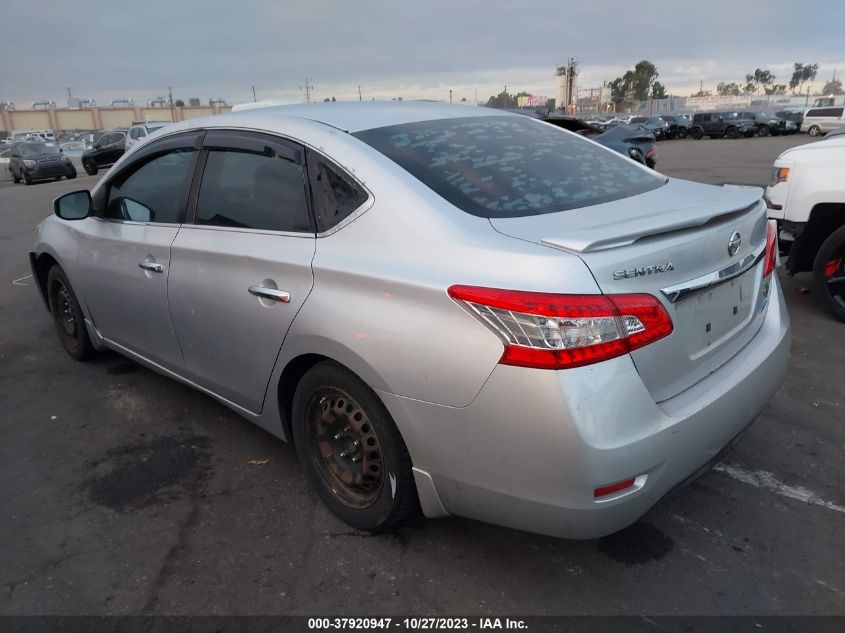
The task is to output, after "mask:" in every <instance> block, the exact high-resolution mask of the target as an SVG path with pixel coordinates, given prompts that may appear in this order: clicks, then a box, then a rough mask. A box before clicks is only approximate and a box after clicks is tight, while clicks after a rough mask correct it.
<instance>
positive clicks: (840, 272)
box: [813, 226, 845, 322]
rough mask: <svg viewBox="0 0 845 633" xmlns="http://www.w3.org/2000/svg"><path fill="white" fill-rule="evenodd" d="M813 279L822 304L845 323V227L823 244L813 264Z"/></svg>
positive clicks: (835, 232)
mask: <svg viewBox="0 0 845 633" xmlns="http://www.w3.org/2000/svg"><path fill="white" fill-rule="evenodd" d="M813 277H814V279H815V281H816V288H817V291H818V294H819V297H821V300H822V303H823V304H824V305H825V307H827V309H828V310H830V311H831V313H832V314H833V316H834V317H836V318H837V319H839V320H840V321H843V322H845V226H843V227H840V228H839V229H837V230H836V231H834V232H833V233H832V234H831V236H830V237H828V238H827V239H826V240H825V241H824V243H823V244H822V246H821V248H820V249H819V252H818V254H816V260H815V263H814V264H813Z"/></svg>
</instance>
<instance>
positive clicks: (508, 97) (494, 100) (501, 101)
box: [487, 90, 516, 108]
mask: <svg viewBox="0 0 845 633" xmlns="http://www.w3.org/2000/svg"><path fill="white" fill-rule="evenodd" d="M487 107H488V108H515V107H516V97H515V96H514V95H512V94H510V93H507V92H505V91H504V90H502V92H500V93H499V94H497V95H496V96H495V97H490V98H489V99H488V100H487Z"/></svg>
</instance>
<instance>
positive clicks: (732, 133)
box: [725, 127, 739, 139]
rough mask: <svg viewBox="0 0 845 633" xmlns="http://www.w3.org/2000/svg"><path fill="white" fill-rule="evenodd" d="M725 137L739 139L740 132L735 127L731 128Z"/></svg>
mask: <svg viewBox="0 0 845 633" xmlns="http://www.w3.org/2000/svg"><path fill="white" fill-rule="evenodd" d="M725 136H727V137H728V138H730V139H734V138H739V130H737V129H736V128H735V127H729V128H728V129H727V130H726V131H725Z"/></svg>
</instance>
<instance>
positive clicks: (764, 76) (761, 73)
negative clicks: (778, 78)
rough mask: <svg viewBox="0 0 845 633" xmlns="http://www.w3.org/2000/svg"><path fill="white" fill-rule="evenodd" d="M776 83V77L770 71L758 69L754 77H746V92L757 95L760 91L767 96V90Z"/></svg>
mask: <svg viewBox="0 0 845 633" xmlns="http://www.w3.org/2000/svg"><path fill="white" fill-rule="evenodd" d="M773 83H775V76H774V74H773V73H772V71H770V70H762V69H760V68H757V69H755V70H754V74H753V75H746V76H745V92H747V93H750V94H755V93H756V92H757V91H758V90H759V91H761V92H763V93H764V94H767V92H766V89H767V88H770V87H771V86H772V84H773Z"/></svg>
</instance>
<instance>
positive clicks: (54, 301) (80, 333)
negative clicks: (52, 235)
mask: <svg viewBox="0 0 845 633" xmlns="http://www.w3.org/2000/svg"><path fill="white" fill-rule="evenodd" d="M47 298H48V301H49V305H50V313H51V314H52V315H53V324H54V325H55V327H56V333H57V334H58V335H59V340H60V341H61V343H62V345H63V346H64V348H65V351H67V353H68V354H70V355H71V357H73V358H75V359H76V360H78V361H85V360H88V359H89V358H91V357H92V356H94V347H93V345H91V339H89V338H88V330H86V329H85V315H83V314H82V308H81V307H80V306H79V301H78V300H77V299H76V295H75V294H74V293H73V290H72V289H71V287H70V282H68V280H67V277H66V276H65V273H64V271H63V270H62V269H61V268H59V266H58V265H54V266H53V267H52V268H51V269H50V272H49V273H48V274H47Z"/></svg>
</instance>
